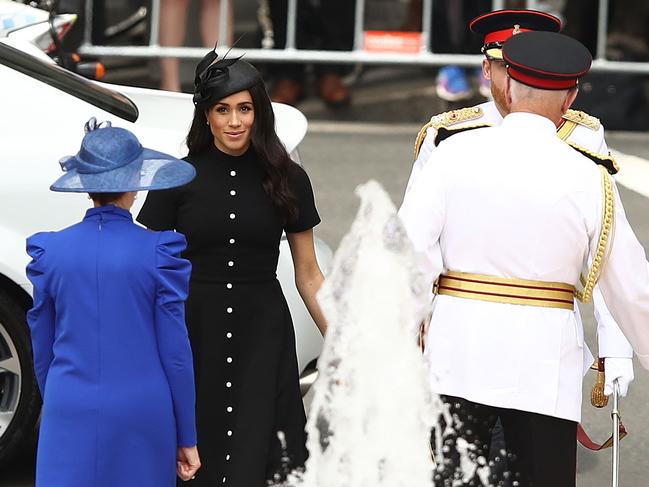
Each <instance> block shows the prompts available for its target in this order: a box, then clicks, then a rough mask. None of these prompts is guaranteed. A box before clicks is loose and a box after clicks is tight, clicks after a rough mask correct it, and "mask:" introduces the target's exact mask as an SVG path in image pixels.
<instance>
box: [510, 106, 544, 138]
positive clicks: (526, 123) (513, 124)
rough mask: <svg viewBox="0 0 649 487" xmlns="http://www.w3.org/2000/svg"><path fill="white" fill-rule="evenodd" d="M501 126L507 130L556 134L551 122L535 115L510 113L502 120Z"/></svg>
mask: <svg viewBox="0 0 649 487" xmlns="http://www.w3.org/2000/svg"><path fill="white" fill-rule="evenodd" d="M502 125H503V127H507V128H524V130H526V131H527V130H533V131H535V132H547V133H548V134H550V135H554V136H556V132H557V127H556V125H555V124H554V123H553V122H552V120H550V119H549V118H546V117H544V116H542V115H537V114H536V113H528V112H514V113H510V114H509V115H507V116H506V117H505V118H504V119H503V123H502Z"/></svg>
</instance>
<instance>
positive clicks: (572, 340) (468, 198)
mask: <svg viewBox="0 0 649 487" xmlns="http://www.w3.org/2000/svg"><path fill="white" fill-rule="evenodd" d="M486 147H492V148H494V147H497V148H499V149H498V150H497V151H495V150H492V151H489V150H485V148H486ZM435 157H436V163H435V164H427V165H425V166H424V168H423V169H422V171H421V174H419V176H418V177H417V179H416V181H414V183H413V185H412V187H411V189H410V191H408V192H407V194H406V196H405V199H404V202H403V205H402V207H401V209H400V211H399V214H400V217H401V218H402V220H403V223H404V225H405V227H406V230H407V232H408V235H409V236H410V238H411V239H412V241H413V243H414V246H415V248H416V249H417V250H418V251H421V252H423V253H425V255H426V257H427V259H426V262H427V263H428V264H427V268H426V269H425V271H426V272H427V275H428V277H429V279H430V282H431V285H432V282H433V281H434V280H435V279H436V278H437V277H438V275H439V274H440V273H442V272H443V271H445V270H452V271H459V272H469V273H475V274H486V275H493V276H501V277H511V278H518V279H529V280H537V281H552V282H564V283H568V284H574V285H577V284H578V283H579V276H580V273H581V272H582V270H583V269H584V268H585V265H586V263H587V260H588V258H589V255H590V256H591V257H592V254H593V252H594V250H595V249H596V248H597V243H598V239H599V234H600V228H601V218H602V214H601V213H602V211H601V210H602V200H603V192H602V183H601V175H600V171H599V169H598V168H597V167H596V166H595V165H594V164H593V163H592V162H591V161H590V160H589V159H587V158H585V157H584V156H582V155H580V154H579V153H578V152H576V151H575V150H573V149H571V148H570V147H569V146H568V145H566V144H565V143H564V142H562V141H561V140H560V139H559V138H557V136H556V132H555V127H554V124H553V123H552V122H551V121H550V120H548V119H546V118H543V117H541V116H538V115H533V114H528V113H514V114H510V115H508V116H507V117H506V118H505V120H504V121H503V123H502V125H501V126H498V127H490V128H485V129H481V130H473V131H468V132H466V133H460V134H457V135H455V136H453V137H452V138H450V139H449V140H447V141H445V142H444V143H443V144H441V145H440V146H439V147H437V148H436V154H435ZM616 198H617V202H616V203H617V206H616V224H615V237H614V240H613V242H614V243H613V246H612V250H611V254H610V257H609V260H608V263H607V265H606V267H605V268H604V271H603V273H602V276H601V279H600V286H601V288H602V291H603V293H604V296H605V298H606V302H607V304H608V305H609V309H610V310H611V311H612V313H613V316H614V317H615V318H616V319H617V321H618V323H619V324H620V326H621V327H622V329H623V330H624V332H625V334H626V335H627V337H628V338H629V339H630V341H631V343H632V344H633V345H634V349H635V350H636V353H637V354H638V357H639V358H640V361H641V363H642V365H643V366H644V367H646V368H649V274H648V272H647V263H646V259H645V255H644V250H643V249H642V246H641V245H640V244H639V242H638V241H637V239H636V238H635V236H634V234H633V232H632V230H631V228H630V227H629V224H628V222H627V220H626V217H625V215H624V210H623V208H622V205H621V202H620V200H619V197H617V195H616ZM579 335H580V327H579V324H578V322H577V319H576V317H575V314H574V313H573V312H572V311H570V310H564V309H555V308H541V307H533V306H522V305H513V304H501V303H493V302H485V301H477V300H470V299H465V298H458V297H453V296H447V295H442V296H436V297H435V299H434V302H433V311H432V319H431V324H430V329H429V333H428V337H427V344H426V357H427V360H428V361H429V363H430V382H431V386H432V388H433V390H434V391H436V392H438V393H440V394H447V395H454V396H459V397H463V398H466V399H468V400H471V401H474V402H478V403H483V404H488V405H492V406H498V407H505V408H512V409H519V410H523V411H531V412H535V413H540V414H546V415H550V416H555V417H559V418H564V419H569V420H573V421H579V419H580V411H581V380H582V357H583V350H582V348H583V342H581V340H580V337H579Z"/></svg>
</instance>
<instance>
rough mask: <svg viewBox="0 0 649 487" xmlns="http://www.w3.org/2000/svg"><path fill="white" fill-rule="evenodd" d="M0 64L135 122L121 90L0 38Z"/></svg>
mask: <svg viewBox="0 0 649 487" xmlns="http://www.w3.org/2000/svg"><path fill="white" fill-rule="evenodd" d="M0 64H3V65H5V66H7V67H9V68H11V69H15V70H16V71H19V72H21V73H23V74H26V75H27V76H29V77H31V78H34V79H37V80H39V81H42V82H43V83H46V84H48V85H50V86H53V87H54V88H57V89H59V90H61V91H64V92H65V93H68V94H70V95H72V96H74V97H76V98H79V99H80V100H83V101H85V102H88V103H90V104H92V105H94V106H96V107H98V108H101V109H102V110H105V111H107V112H109V113H112V114H113V115H116V116H118V117H120V118H123V119H125V120H128V121H129V122H135V121H136V120H137V118H138V115H139V113H138V109H137V106H136V105H135V103H133V101H132V100H130V99H129V98H128V97H126V96H124V95H123V94H121V93H119V92H117V91H115V90H111V89H108V88H106V87H104V86H101V85H99V84H97V83H94V82H92V81H90V80H87V79H86V78H84V77H82V76H79V75H78V74H75V73H72V72H70V71H67V70H66V69H63V68H61V67H60V66H58V65H56V64H50V63H47V62H45V61H43V60H41V59H37V58H35V57H34V56H31V55H30V54H28V53H25V52H23V51H20V50H18V49H16V48H14V47H12V46H9V45H7V44H5V43H3V42H0Z"/></svg>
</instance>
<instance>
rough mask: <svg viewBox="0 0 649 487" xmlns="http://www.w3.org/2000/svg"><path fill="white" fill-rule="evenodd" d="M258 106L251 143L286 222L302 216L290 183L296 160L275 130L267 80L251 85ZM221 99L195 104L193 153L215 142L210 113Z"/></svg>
mask: <svg viewBox="0 0 649 487" xmlns="http://www.w3.org/2000/svg"><path fill="white" fill-rule="evenodd" d="M248 91H249V92H250V97H251V98H252V104H253V107H254V113H255V120H254V122H253V124H252V131H251V145H252V148H253V149H254V151H255V153H256V154H257V156H258V157H259V160H260V162H261V164H262V166H263V168H264V170H265V173H266V175H265V177H264V180H263V185H264V191H266V194H267V195H268V196H269V197H270V199H271V201H272V202H273V204H274V205H275V207H276V208H277V209H278V210H279V212H280V214H281V215H282V217H283V220H284V223H288V222H292V221H295V220H296V219H297V217H298V208H297V200H296V197H295V195H294V194H293V192H292V191H291V188H290V185H289V171H290V169H291V167H292V164H295V162H293V160H291V158H290V157H289V155H288V153H287V152H286V149H285V148H284V145H283V144H282V143H281V142H280V140H279V137H278V136H277V133H276V132H275V114H274V113H273V107H272V105H271V102H270V98H269V97H268V93H267V92H266V87H265V86H264V83H263V81H259V82H257V83H255V84H254V85H253V86H252V87H250V88H249V89H248ZM217 102H218V100H217V101H215V102H213V103H209V104H202V105H201V104H199V105H196V107H195V108H194V119H193V120H192V125H191V127H190V129H189V133H188V134H187V147H188V148H189V156H190V157H191V156H194V155H196V154H200V153H202V152H203V151H205V150H207V149H208V148H209V147H210V146H211V145H213V144H214V136H213V135H212V131H211V130H210V128H209V126H208V125H207V117H206V115H205V114H206V113H207V112H208V111H209V110H210V109H211V108H212V107H213V106H214V105H216V103H217Z"/></svg>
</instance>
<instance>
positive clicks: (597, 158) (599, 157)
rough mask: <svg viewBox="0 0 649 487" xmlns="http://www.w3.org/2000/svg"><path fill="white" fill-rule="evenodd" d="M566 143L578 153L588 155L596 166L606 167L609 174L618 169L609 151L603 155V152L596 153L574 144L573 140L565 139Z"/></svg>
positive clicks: (614, 172)
mask: <svg viewBox="0 0 649 487" xmlns="http://www.w3.org/2000/svg"><path fill="white" fill-rule="evenodd" d="M566 143H567V144H568V145H569V146H570V147H572V148H573V149H575V150H576V151H577V152H579V153H580V154H582V155H584V156H586V157H588V158H589V159H590V160H591V161H593V162H594V163H595V164H597V165H598V166H603V167H604V168H606V170H607V171H608V172H609V174H617V173H618V172H619V171H620V166H619V165H618V163H617V161H616V160H615V158H614V157H613V156H612V155H611V154H610V153H609V154H608V155H606V156H605V155H603V154H598V153H597V152H593V151H591V150H588V149H586V148H585V147H582V146H580V145H578V144H575V143H574V142H571V141H566Z"/></svg>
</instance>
